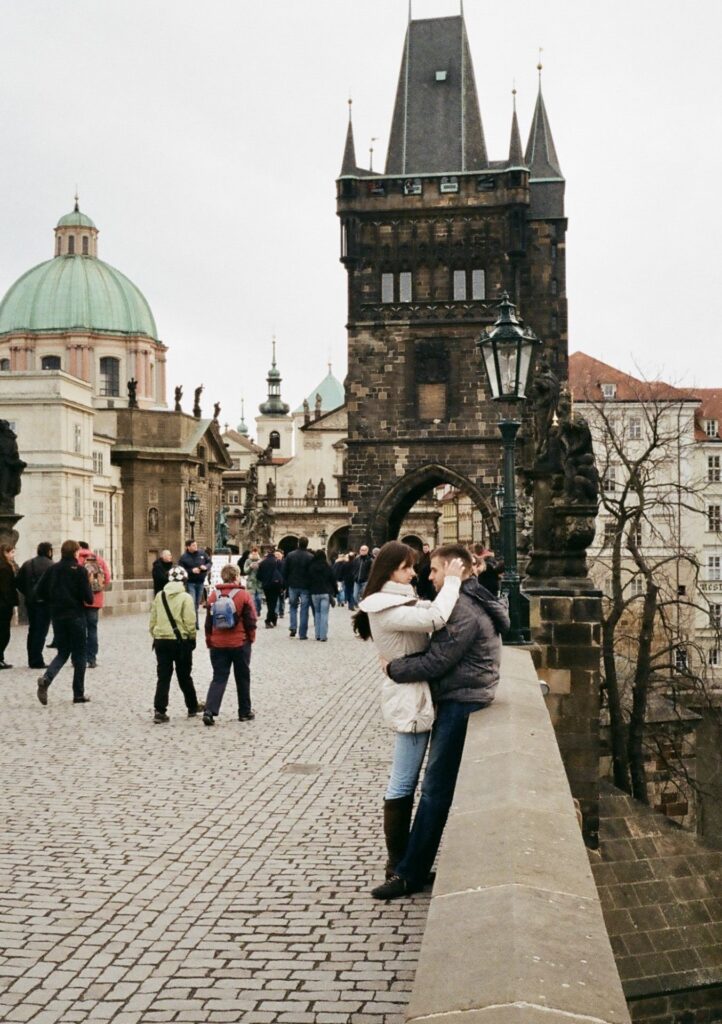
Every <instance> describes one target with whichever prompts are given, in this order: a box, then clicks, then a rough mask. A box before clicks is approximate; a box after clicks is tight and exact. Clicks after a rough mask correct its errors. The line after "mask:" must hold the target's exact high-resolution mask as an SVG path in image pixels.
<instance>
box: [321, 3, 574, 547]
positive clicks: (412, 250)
mask: <svg viewBox="0 0 722 1024" xmlns="http://www.w3.org/2000/svg"><path fill="white" fill-rule="evenodd" d="M540 70H541V69H540ZM337 212H338V216H339V218H340V222H341V261H342V262H343V264H344V265H345V267H346V269H347V271H348V366H349V369H348V378H347V381H346V400H347V406H348V417H349V441H348V490H349V500H350V501H351V507H352V521H353V534H352V539H353V542H355V543H358V542H359V541H360V540H361V539H371V540H372V541H373V542H375V543H381V542H383V541H385V540H387V539H389V538H391V537H394V536H396V534H397V531H398V528H399V526H400V524H401V521H402V520H403V518H404V515H405V514H406V512H407V511H408V510H409V509H410V508H411V507H412V506H413V504H414V503H415V502H416V500H417V499H418V498H419V497H421V495H422V494H424V493H426V492H427V491H429V490H430V488H431V487H433V486H434V485H435V484H437V483H441V482H448V483H451V484H453V485H455V486H457V487H459V488H461V489H462V490H463V491H465V492H466V493H467V494H468V495H469V496H470V497H471V498H472V499H473V500H474V501H475V503H476V504H477V506H478V507H479V508H480V509H481V511H482V514H483V515H485V516H488V515H489V505H488V502H489V500H490V498H491V493H492V489H493V485H494V483H495V482H496V479H497V477H498V475H499V471H498V466H499V458H500V441H499V433H498V430H497V427H496V421H497V419H498V416H499V412H500V410H499V408H498V406H497V407H495V406H494V403H492V400H491V397H490V393H489V390H488V385H487V382H486V379H485V375H484V372H483V369H482V367H481V364H480V360H479V356H478V353H477V349H476V347H475V342H476V340H477V339H478V337H479V335H480V333H481V331H482V329H483V328H484V327H486V326H488V325H490V324H491V323H493V321H494V319H495V317H496V313H495V305H496V303H497V302H498V299H499V298H500V296H501V293H502V292H503V291H505V290H506V291H508V292H509V294H510V296H511V297H512V299H513V300H514V302H515V303H516V304H517V307H518V310H519V313H520V315H521V316H522V317H523V318H524V321H525V322H526V323H527V324H528V325H529V326H530V327H532V328H533V330H534V331H535V332H536V334H537V335H538V336H539V337H540V338H542V339H543V340H544V342H545V345H546V350H547V355H548V358H549V360H550V362H551V364H552V366H553V367H554V368H555V369H556V371H557V373H559V374H560V375H561V376H562V377H565V376H566V362H567V315H566V298H565V267H564V264H565V245H564V241H565V232H566V219H565V217H564V178H563V176H562V173H561V169H560V167H559V161H558V159H557V155H556V151H555V148H554V142H553V139H552V134H551V129H550V126H549V120H548V118H547V113H546V109H545V106H544V101H543V99H542V94H541V80H540V87H539V94H538V97H537V101H536V109H535V111H534V117H533V120H532V126H531V132H530V135H529V142H528V145H527V148H526V152H524V151H523V150H522V146H521V140H520V136H519V126H518V123H517V116H516V107H514V110H513V113H512V120H511V140H510V146H509V154H508V157H507V159H505V160H496V161H494V160H489V158H488V155H487V150H486V144H485V141H484V132H483V128H482V122H481V114H480V110H479V101H478V96H477V90H476V82H475V78H474V70H473V66H472V61H471V54H470V50H469V43H468V39H467V34H466V26H465V24H464V19H463V16H459V17H450V18H432V19H424V20H412V21H410V22H409V25H408V30H407V34H406V40H405V43H404V50H403V56H402V60H401V73H400V75H399V83H398V89H397V94H396V104H395V108H394V114H393V121H392V125H391V134H390V139H389V146H388V156H387V160H386V168H385V170H384V172H383V173H378V172H375V171H372V170H371V169H368V170H365V169H363V168H360V167H359V166H358V165H357V162H356V155H355V147H354V138H353V126H352V123H351V120H350V118H349V127H348V135H347V138H346V148H345V152H344V157H343V166H342V169H341V174H340V176H339V178H338V181H337Z"/></svg>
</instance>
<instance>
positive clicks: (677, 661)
mask: <svg viewBox="0 0 722 1024" xmlns="http://www.w3.org/2000/svg"><path fill="white" fill-rule="evenodd" d="M674 667H675V669H676V670H677V672H686V671H687V648H686V647H683V646H682V645H681V644H680V645H679V646H678V647H675V649H674Z"/></svg>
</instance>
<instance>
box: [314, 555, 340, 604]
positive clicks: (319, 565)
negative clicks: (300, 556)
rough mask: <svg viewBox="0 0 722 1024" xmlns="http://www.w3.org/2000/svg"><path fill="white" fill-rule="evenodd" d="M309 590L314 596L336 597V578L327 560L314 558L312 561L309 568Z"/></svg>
mask: <svg viewBox="0 0 722 1024" xmlns="http://www.w3.org/2000/svg"><path fill="white" fill-rule="evenodd" d="M308 589H309V591H310V593H312V594H328V596H329V597H335V596H336V593H337V587H336V577H335V576H334V574H333V569H332V568H331V566H330V565H329V564H328V562H327V561H326V559H325V558H314V559H313V560H312V561H311V564H310V565H309V567H308Z"/></svg>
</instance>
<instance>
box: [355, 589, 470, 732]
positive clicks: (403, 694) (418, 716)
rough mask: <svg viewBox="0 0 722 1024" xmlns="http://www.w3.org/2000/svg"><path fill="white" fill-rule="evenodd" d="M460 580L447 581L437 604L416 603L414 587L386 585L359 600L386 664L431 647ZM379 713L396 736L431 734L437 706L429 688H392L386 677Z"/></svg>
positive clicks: (406, 685) (408, 685) (421, 685)
mask: <svg viewBox="0 0 722 1024" xmlns="http://www.w3.org/2000/svg"><path fill="white" fill-rule="evenodd" d="M460 586H461V580H460V579H457V578H456V577H453V576H447V577H446V579H445V580H444V585H443V587H442V588H441V590H440V591H439V593H438V594H437V595H436V599H435V600H434V601H433V602H430V601H418V600H417V599H416V594H415V592H414V588H413V587H412V586H411V584H406V583H392V582H390V581H389V582H388V583H385V584H384V585H383V587H382V588H381V590H380V591H378V593H376V594H371V595H370V596H369V597H365V598H364V599H363V601H361V603H360V605H359V608H360V609H361V611H364V612H366V614H367V615H368V617H369V623H370V625H371V635H372V637H373V640H374V643H375V645H376V650H377V651H378V653H379V654H380V655H381V657H382V658H385V659H386V660H387V661H393V659H394V658H403V657H404V655H406V654H416V653H417V652H418V651H423V650H424V649H425V647H426V646H427V643H428V639H429V633H432V632H433V631H434V630H437V629H441V627H442V626H443V625H444V624H445V623H446V622H447V620H448V618H449V616H450V615H451V613H452V611H453V610H454V605H455V604H456V602H457V600H458V597H459V588H460ZM381 711H382V714H383V717H384V721H385V722H386V724H387V725H388V726H389V727H390V728H391V729H394V730H395V731H396V732H428V731H429V729H431V726H432V725H433V724H434V706H433V703H432V701H431V692H430V690H429V686H428V683H403V684H401V683H394V682H393V680H391V679H389V678H388V676H386V675H382V682H381Z"/></svg>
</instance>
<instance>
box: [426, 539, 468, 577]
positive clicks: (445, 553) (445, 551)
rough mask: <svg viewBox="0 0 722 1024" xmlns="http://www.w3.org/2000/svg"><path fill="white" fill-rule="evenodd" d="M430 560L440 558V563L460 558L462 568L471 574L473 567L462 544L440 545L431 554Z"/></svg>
mask: <svg viewBox="0 0 722 1024" xmlns="http://www.w3.org/2000/svg"><path fill="white" fill-rule="evenodd" d="M431 557H432V558H440V559H441V561H442V562H450V561H451V560H452V558H460V559H461V561H462V562H463V563H464V566H465V567H466V568H467V569H468V570H469V572H471V570H472V569H473V567H474V563H473V561H472V558H471V555H470V554H469V551H468V549H467V548H465V547H464V545H463V544H441V545H440V546H439V547H438V548H434V550H433V551H432V552H431Z"/></svg>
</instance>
